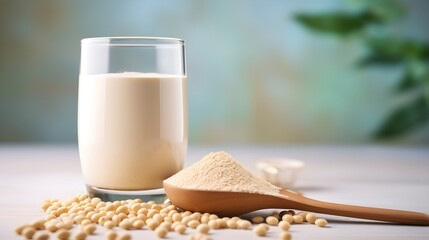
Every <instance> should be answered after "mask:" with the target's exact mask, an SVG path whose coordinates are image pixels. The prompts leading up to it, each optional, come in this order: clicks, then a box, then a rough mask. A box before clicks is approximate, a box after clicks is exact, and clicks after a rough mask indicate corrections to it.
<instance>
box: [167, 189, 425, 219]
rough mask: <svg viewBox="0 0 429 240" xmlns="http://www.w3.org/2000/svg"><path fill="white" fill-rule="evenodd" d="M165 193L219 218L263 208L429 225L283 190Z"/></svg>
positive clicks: (410, 215) (409, 215)
mask: <svg viewBox="0 0 429 240" xmlns="http://www.w3.org/2000/svg"><path fill="white" fill-rule="evenodd" d="M164 190H165V193H166V194H167V197H168V198H169V199H170V201H171V202H172V203H173V204H174V205H176V206H177V207H179V208H181V209H184V210H189V211H193V212H202V213H206V212H207V213H213V214H217V215H219V216H238V215H241V214H244V213H249V212H253V211H256V210H260V209H266V208H288V209H299V210H305V211H310V212H317V213H325V214H331V215H338V216H345V217H354V218H363V219H371V220H378V221H385V222H393V223H399V224H407V225H422V226H428V225H429V216H428V215H427V214H424V213H419V212H410V211H402V210H393V209H383V208H372V207H360V206H352V205H345V204H337V203H329V202H322V201H318V200H314V199H310V198H306V197H303V196H301V195H298V194H296V193H294V192H291V191H288V190H286V189H281V190H280V194H279V196H272V195H264V194H257V193H242V192H223V191H205V190H193V189H183V188H178V187H174V186H172V185H169V184H167V183H165V182H164Z"/></svg>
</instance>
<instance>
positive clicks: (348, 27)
mask: <svg viewBox="0 0 429 240" xmlns="http://www.w3.org/2000/svg"><path fill="white" fill-rule="evenodd" d="M295 19H296V21H298V22H299V23H301V24H302V25H304V26H306V27H307V28H309V29H311V30H314V31H319V32H327V33H334V34H338V35H347V34H351V33H355V32H359V31H361V30H362V29H363V28H364V27H366V26H367V25H368V24H369V23H374V22H378V19H377V18H376V16H374V15H373V14H372V13H371V12H362V13H359V14H349V13H342V12H332V13H324V14H297V15H296V16H295Z"/></svg>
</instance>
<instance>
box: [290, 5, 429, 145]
mask: <svg viewBox="0 0 429 240" xmlns="http://www.w3.org/2000/svg"><path fill="white" fill-rule="evenodd" d="M357 2H358V3H359V4H361V5H362V6H363V7H362V8H361V9H360V10H359V11H358V12H353V13H352V12H350V13H349V12H330V13H323V14H297V15H296V16H295V19H296V21H297V22H299V23H300V24H302V25H303V26H305V27H307V28H308V29H311V30H313V31H317V32H320V33H330V34H334V35H337V36H339V37H346V36H352V37H355V38H357V39H359V40H361V42H362V43H363V44H364V45H365V46H366V48H367V50H368V53H367V55H366V56H364V57H363V58H361V59H360V60H358V61H357V66H359V67H361V68H363V67H398V66H402V67H403V68H404V69H405V70H404V73H403V75H402V77H401V79H400V81H399V84H398V85H397V86H396V88H395V92H396V93H397V94H403V93H405V92H410V91H412V92H413V94H414V97H415V100H413V101H410V102H408V103H407V104H405V105H402V106H400V107H398V108H397V109H395V110H394V111H392V113H390V115H389V116H388V117H387V118H386V119H385V120H384V122H383V124H382V125H381V126H380V128H379V129H378V130H377V131H375V133H374V137H376V138H379V139H384V138H391V137H395V136H399V135H401V134H404V133H406V132H408V131H410V130H412V129H415V128H417V127H418V126H421V125H423V124H424V123H427V122H428V121H429V69H428V65H429V43H428V42H419V41H416V40H413V39H409V38H405V37H397V36H395V35H393V34H390V35H386V34H384V35H383V34H381V36H380V34H377V36H374V31H368V29H370V28H371V27H372V26H377V27H378V28H382V27H383V26H385V25H386V24H389V23H390V22H392V21H394V20H397V19H399V18H400V17H402V16H404V15H405V9H404V8H403V7H402V6H401V5H400V4H398V3H397V2H395V1H389V0H387V1H383V0H378V1H370V0H368V1H357Z"/></svg>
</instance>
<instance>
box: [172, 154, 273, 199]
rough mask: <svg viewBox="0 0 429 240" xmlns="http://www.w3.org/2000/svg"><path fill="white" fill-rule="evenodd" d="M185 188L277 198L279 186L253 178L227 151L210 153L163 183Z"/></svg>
mask: <svg viewBox="0 0 429 240" xmlns="http://www.w3.org/2000/svg"><path fill="white" fill-rule="evenodd" d="M164 182H165V183H167V184H170V185H172V186H175V187H180V188H185V189H198V190H212V191H232V192H248V193H260V194H267V195H278V194H279V190H280V188H279V187H276V186H274V185H272V184H271V183H269V182H266V181H264V180H262V179H260V178H258V177H255V176H253V175H252V174H251V173H250V172H249V171H247V170H246V169H244V168H243V167H242V166H241V165H240V163H239V162H237V160H235V159H234V158H233V157H232V156H231V155H229V154H228V153H226V152H215V153H210V154H208V155H206V156H205V157H203V158H202V159H201V160H200V161H198V162H196V163H194V164H193V165H191V166H189V167H188V168H185V169H183V170H182V171H180V172H178V173H176V174H175V175H173V176H171V177H170V178H168V179H166V180H164Z"/></svg>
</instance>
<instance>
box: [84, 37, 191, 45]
mask: <svg viewBox="0 0 429 240" xmlns="http://www.w3.org/2000/svg"><path fill="white" fill-rule="evenodd" d="M86 44H93V45H108V46H136V47H138V46H141V47H156V46H167V45H168V46H174V45H184V44H185V41H184V40H183V39H180V38H171V37H93V38H83V39H82V40H81V45H86Z"/></svg>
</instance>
